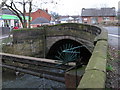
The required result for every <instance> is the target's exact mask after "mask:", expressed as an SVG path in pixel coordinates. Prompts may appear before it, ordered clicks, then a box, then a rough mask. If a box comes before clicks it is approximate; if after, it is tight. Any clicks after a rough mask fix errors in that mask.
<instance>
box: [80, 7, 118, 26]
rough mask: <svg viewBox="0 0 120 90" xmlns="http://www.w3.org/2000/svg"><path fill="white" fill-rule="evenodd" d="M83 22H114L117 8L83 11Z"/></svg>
mask: <svg viewBox="0 0 120 90" xmlns="http://www.w3.org/2000/svg"><path fill="white" fill-rule="evenodd" d="M81 17H82V22H83V23H88V24H98V23H107V22H108V21H114V20H115V17H116V11H115V7H112V8H101V9H96V8H88V9H85V8H83V9H82V13H81Z"/></svg>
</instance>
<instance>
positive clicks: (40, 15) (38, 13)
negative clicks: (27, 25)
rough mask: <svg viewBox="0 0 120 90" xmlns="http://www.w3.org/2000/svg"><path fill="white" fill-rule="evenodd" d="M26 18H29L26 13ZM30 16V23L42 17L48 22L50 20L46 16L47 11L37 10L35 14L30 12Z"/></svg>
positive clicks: (48, 16) (48, 15)
mask: <svg viewBox="0 0 120 90" xmlns="http://www.w3.org/2000/svg"><path fill="white" fill-rule="evenodd" d="M26 16H29V13H27V14H26ZM30 16H31V17H32V21H33V20H35V19H36V18H38V17H44V18H46V19H48V20H49V21H50V20H51V15H50V14H48V10H41V9H38V10H37V11H35V12H31V15H30Z"/></svg>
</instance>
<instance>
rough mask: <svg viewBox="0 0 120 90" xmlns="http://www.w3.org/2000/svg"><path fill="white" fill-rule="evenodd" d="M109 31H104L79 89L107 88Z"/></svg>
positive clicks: (98, 39)
mask: <svg viewBox="0 0 120 90" xmlns="http://www.w3.org/2000/svg"><path fill="white" fill-rule="evenodd" d="M101 29H103V28H101ZM107 35H108V34H107V31H105V30H103V32H102V33H101V35H100V36H99V37H98V38H97V39H96V40H97V43H96V46H95V48H94V51H93V53H92V56H91V58H90V60H89V62H88V65H87V67H86V69H85V73H84V74H83V77H82V79H81V81H80V83H79V85H78V90H79V88H105V80H106V63H107V46H108V42H107V40H108V39H107Z"/></svg>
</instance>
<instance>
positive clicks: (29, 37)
mask: <svg viewBox="0 0 120 90" xmlns="http://www.w3.org/2000/svg"><path fill="white" fill-rule="evenodd" d="M98 43H99V44H100V45H99V46H98V45H97V44H98ZM106 43H107V32H106V31H105V30H104V29H102V28H101V27H97V26H92V25H87V24H77V23H66V24H58V25H53V26H43V27H39V28H32V29H19V30H14V31H13V45H12V46H9V47H5V49H4V52H7V53H11V54H18V55H26V56H34V57H41V58H48V59H58V58H56V57H55V56H57V55H58V53H59V51H60V50H61V48H62V50H64V49H69V48H72V47H78V46H82V47H81V48H80V58H81V62H82V63H83V64H84V65H87V64H88V62H90V61H89V60H90V59H91V57H93V55H92V54H93V53H96V52H97V53H98V54H97V56H95V57H98V58H99V51H98V50H97V49H100V53H103V52H105V54H104V55H106V47H105V49H104V48H103V47H104V46H107V44H106ZM96 45H97V46H98V48H96V51H95V52H94V49H95V47H96ZM63 47H64V48H63ZM99 47H100V48H99ZM103 49H104V50H105V51H104V50H103ZM101 50H103V51H101ZM77 51H79V50H77ZM100 55H101V54H100ZM105 57H106V56H105ZM93 58H94V57H93ZM96 59H97V58H96ZM93 60H94V59H93ZM93 63H94V65H93V68H92V66H91V64H90V65H89V64H88V65H89V66H90V70H97V69H98V70H99V67H98V66H95V65H97V64H95V61H93ZM97 63H99V61H98V62H97ZM104 64H106V63H104ZM104 64H103V65H104ZM94 67H98V68H97V69H96V68H94ZM104 69H105V65H104ZM87 70H89V68H88V69H87ZM66 76H67V75H66ZM67 77H69V75H68V76H67ZM68 81H69V80H68ZM69 82H70V81H69ZM81 85H82V84H81ZM69 86H70V84H69ZM71 87H72V84H71ZM73 87H74V86H73ZM79 87H82V88H84V84H83V86H79ZM88 88H89V87H88Z"/></svg>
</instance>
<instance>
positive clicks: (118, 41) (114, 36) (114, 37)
mask: <svg viewBox="0 0 120 90" xmlns="http://www.w3.org/2000/svg"><path fill="white" fill-rule="evenodd" d="M104 28H105V29H107V31H108V43H109V45H111V46H112V47H115V48H117V49H119V50H120V27H116V26H110V27H104Z"/></svg>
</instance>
